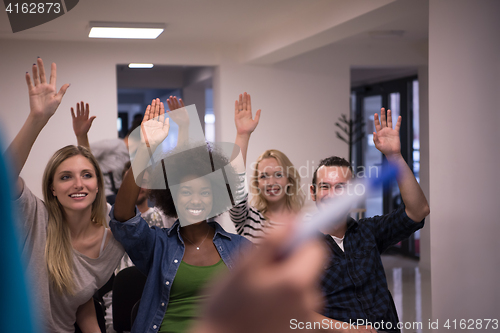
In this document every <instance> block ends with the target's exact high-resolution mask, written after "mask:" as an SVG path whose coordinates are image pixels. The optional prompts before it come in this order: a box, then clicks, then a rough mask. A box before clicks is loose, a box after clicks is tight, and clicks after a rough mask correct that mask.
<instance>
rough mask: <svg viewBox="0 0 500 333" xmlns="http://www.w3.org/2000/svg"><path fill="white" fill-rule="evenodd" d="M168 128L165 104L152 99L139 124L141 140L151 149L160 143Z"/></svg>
mask: <svg viewBox="0 0 500 333" xmlns="http://www.w3.org/2000/svg"><path fill="white" fill-rule="evenodd" d="M169 129H170V123H169V119H168V118H167V117H165V106H164V105H163V103H162V102H160V99H159V98H157V99H153V101H152V102H151V105H148V107H147V108H146V112H145V113H144V119H143V120H142V124H141V141H142V142H143V143H145V144H146V145H147V146H148V147H150V148H151V149H152V150H153V151H154V150H155V149H156V147H158V145H160V144H161V143H162V141H163V140H165V138H166V137H167V135H168V130H169Z"/></svg>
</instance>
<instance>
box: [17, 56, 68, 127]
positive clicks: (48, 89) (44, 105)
mask: <svg viewBox="0 0 500 333" xmlns="http://www.w3.org/2000/svg"><path fill="white" fill-rule="evenodd" d="M56 78H57V69H56V64H55V63H52V66H51V73H50V80H49V82H47V78H46V77H45V68H44V67H43V61H42V59H41V58H38V59H37V63H36V64H33V82H32V81H31V77H30V75H29V73H28V72H26V83H27V84H28V91H29V97H30V115H32V116H34V117H35V118H36V119H39V120H43V121H48V120H49V118H50V117H52V115H53V114H54V113H55V112H56V110H57V107H58V106H59V104H60V103H61V100H62V98H63V96H64V94H65V93H66V90H67V89H68V87H69V84H67V83H66V84H64V85H63V86H62V87H61V89H59V92H57V90H56Z"/></svg>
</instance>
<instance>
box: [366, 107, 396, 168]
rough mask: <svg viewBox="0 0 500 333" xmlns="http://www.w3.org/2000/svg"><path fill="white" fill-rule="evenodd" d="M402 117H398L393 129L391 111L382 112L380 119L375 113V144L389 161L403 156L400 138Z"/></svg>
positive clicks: (383, 110) (382, 110)
mask: <svg viewBox="0 0 500 333" xmlns="http://www.w3.org/2000/svg"><path fill="white" fill-rule="evenodd" d="M401 120H402V119H401V116H399V117H398V120H397V123H396V126H395V127H394V128H392V115H391V110H387V116H386V112H385V109H384V108H382V109H381V110H380V119H379V116H378V114H376V113H375V116H374V122H375V129H376V132H373V143H375V147H376V148H377V149H378V150H379V151H380V152H382V154H384V155H385V156H386V157H387V158H388V159H390V158H391V157H394V156H397V155H400V154H401V140H400V138H399V129H400V128H401Z"/></svg>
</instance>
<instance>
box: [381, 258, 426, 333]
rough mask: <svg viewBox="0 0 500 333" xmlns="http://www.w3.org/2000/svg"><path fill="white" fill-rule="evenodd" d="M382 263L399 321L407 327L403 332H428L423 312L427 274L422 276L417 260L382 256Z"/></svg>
mask: <svg viewBox="0 0 500 333" xmlns="http://www.w3.org/2000/svg"><path fill="white" fill-rule="evenodd" d="M382 263H383V264H384V268H385V274H386V276H387V284H388V286H389V290H390V291H391V294H392V297H393V298H394V303H395V304H396V309H397V311H398V316H399V320H400V322H402V324H403V325H406V328H403V329H402V332H403V333H412V332H416V333H421V332H428V331H429V330H428V329H427V327H426V326H428V319H425V318H426V317H427V316H426V313H425V311H424V313H423V311H422V310H423V304H425V302H423V301H422V300H423V299H425V297H423V292H422V284H424V285H425V284H426V279H427V274H421V272H420V269H419V265H418V261H417V260H413V259H409V258H405V257H403V256H398V255H382ZM422 276H424V277H422ZM423 280H424V281H423Z"/></svg>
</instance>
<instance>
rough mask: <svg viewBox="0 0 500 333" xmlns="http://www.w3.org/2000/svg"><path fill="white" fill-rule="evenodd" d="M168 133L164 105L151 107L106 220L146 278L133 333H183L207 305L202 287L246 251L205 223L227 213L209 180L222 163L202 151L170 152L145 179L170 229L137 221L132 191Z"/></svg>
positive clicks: (217, 185) (219, 189)
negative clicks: (170, 222) (172, 220)
mask: <svg viewBox="0 0 500 333" xmlns="http://www.w3.org/2000/svg"><path fill="white" fill-rule="evenodd" d="M172 114H173V113H172ZM168 130H169V122H168V119H167V120H166V121H165V117H164V106H163V103H160V100H159V99H156V100H153V102H152V104H151V105H150V106H148V107H147V109H146V113H145V115H144V120H143V123H142V125H141V147H139V149H138V150H137V153H136V155H135V158H134V160H133V161H132V171H133V172H128V173H127V174H126V175H125V179H124V180H123V183H122V186H121V187H120V190H119V192H118V195H117V197H116V202H115V206H114V208H113V210H112V212H111V223H110V224H111V228H112V230H113V234H114V235H115V237H116V238H117V239H118V240H119V241H120V242H121V243H122V245H123V246H124V248H125V250H126V251H127V253H128V255H129V257H130V258H131V259H132V261H133V262H134V264H135V265H136V267H137V268H138V269H139V270H140V271H141V272H143V273H144V274H145V275H147V281H146V284H145V287H144V291H143V294H142V298H141V302H140V306H139V309H138V312H137V317H136V319H135V322H134V325H133V327H132V332H186V331H187V329H188V328H189V326H190V325H191V324H192V323H193V320H194V319H195V318H196V316H197V314H198V311H197V310H198V306H199V304H200V302H201V301H202V300H203V299H205V298H206V297H207V294H206V291H205V290H204V286H205V285H206V284H207V282H208V281H209V280H210V279H212V278H213V276H214V275H215V274H219V273H221V272H223V271H227V270H231V269H232V268H233V267H234V263H235V260H237V259H236V257H237V256H238V255H239V254H240V253H242V251H243V249H244V245H245V244H246V243H249V242H248V241H247V240H246V239H245V238H243V237H241V236H238V235H234V234H229V233H227V232H226V231H224V229H222V227H221V226H220V225H219V224H218V223H217V222H215V221H213V220H211V219H210V217H212V216H214V215H217V214H218V213H222V212H223V211H225V210H227V209H228V208H229V206H230V202H229V204H228V202H227V200H221V197H223V196H222V195H221V193H224V191H225V193H227V189H226V183H225V182H220V181H216V180H215V178H217V177H215V176H216V172H214V166H223V165H227V164H228V163H229V162H228V161H227V159H225V158H224V157H223V156H222V155H221V154H220V153H219V152H217V151H216V150H214V149H211V148H210V147H207V146H206V145H205V144H203V145H201V146H198V147H194V148H187V146H185V145H183V146H182V147H179V148H178V149H175V150H174V151H172V152H171V153H169V154H167V156H165V157H164V158H163V159H162V162H161V163H157V166H156V167H155V168H154V169H153V171H151V172H150V174H151V177H150V186H149V188H152V190H151V197H152V199H154V201H155V205H156V206H157V207H159V208H160V209H162V210H163V213H164V214H165V215H167V216H175V217H178V220H177V221H176V222H175V223H174V225H173V226H172V227H171V228H168V229H166V228H157V227H152V228H150V227H149V225H148V224H147V223H146V222H145V221H144V219H143V218H142V217H141V216H140V214H138V213H137V211H136V210H135V202H136V200H137V196H138V194H139V191H140V187H139V186H138V185H137V184H142V177H143V174H144V170H146V166H147V164H148V162H149V160H150V155H152V154H153V153H154V152H155V150H156V148H157V147H158V146H159V145H160V144H161V143H162V142H163V140H164V139H165V138H166V137H167V135H168ZM215 171H217V170H215ZM226 171H228V169H227V168H226ZM148 172H149V171H148ZM226 176H228V177H231V172H226ZM134 178H135V179H134ZM166 178H168V181H167V179H166ZM227 196H228V195H227Z"/></svg>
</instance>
